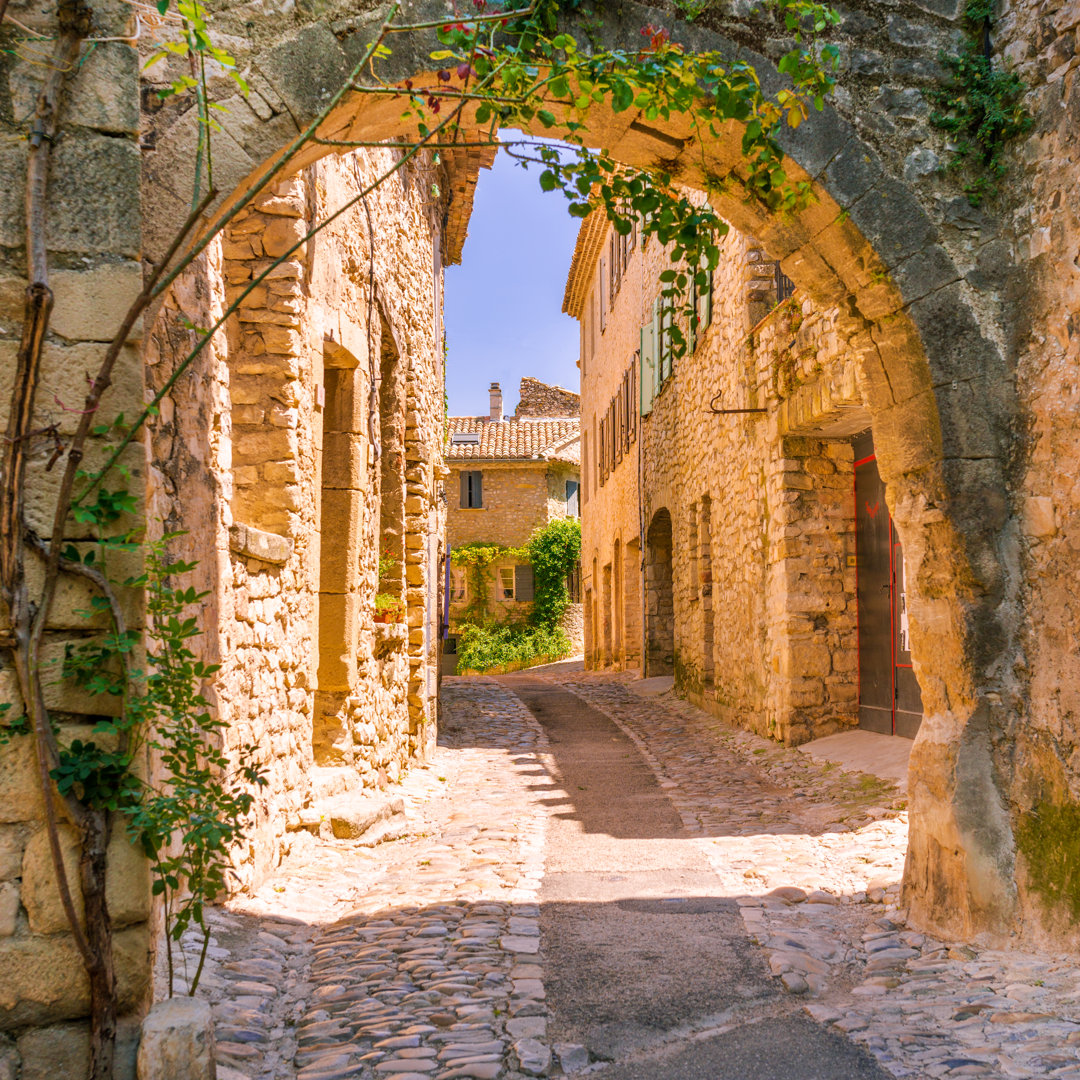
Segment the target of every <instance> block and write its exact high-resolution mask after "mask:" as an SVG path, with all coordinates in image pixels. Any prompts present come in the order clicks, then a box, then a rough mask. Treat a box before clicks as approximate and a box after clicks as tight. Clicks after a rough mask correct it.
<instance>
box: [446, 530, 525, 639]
mask: <svg viewBox="0 0 1080 1080" xmlns="http://www.w3.org/2000/svg"><path fill="white" fill-rule="evenodd" d="M506 558H521V559H523V560H524V559H525V558H527V556H526V555H525V552H524V551H523V550H522V549H520V548H511V547H507V546H506V545H505V544H495V543H492V542H491V541H489V540H470V541H469V542H468V543H467V544H459V545H457V546H455V547H453V548H451V549H450V561H451V562H452V563H453V564H454V566H461V567H465V569H466V573H467V576H468V579H469V602H468V604H466V605H465V617H466V618H467V619H469V620H470V621H471V622H475V623H483V622H485V620H486V619H487V618H488V614H489V610H488V600H489V598H490V595H491V564H492V563H493V562H495V561H496V560H497V559H506Z"/></svg>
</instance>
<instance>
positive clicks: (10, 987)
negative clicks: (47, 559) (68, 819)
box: [0, 2, 150, 1080]
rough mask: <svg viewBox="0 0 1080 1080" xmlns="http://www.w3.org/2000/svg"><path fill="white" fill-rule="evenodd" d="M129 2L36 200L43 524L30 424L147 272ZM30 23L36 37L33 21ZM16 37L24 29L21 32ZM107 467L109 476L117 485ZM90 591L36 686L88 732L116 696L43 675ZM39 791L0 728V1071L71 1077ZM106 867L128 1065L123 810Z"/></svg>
mask: <svg viewBox="0 0 1080 1080" xmlns="http://www.w3.org/2000/svg"><path fill="white" fill-rule="evenodd" d="M56 7H57V5H55V4H48V5H43V6H38V7H35V6H33V5H30V4H22V3H18V2H15V3H12V4H11V5H10V6H9V8H8V9H7V10H8V13H9V15H12V16H14V17H15V18H17V19H18V20H19V22H20V23H21V24H22V25H23V26H24V27H26V28H27V29H28V30H29V33H26V32H24V31H23V30H17V29H16V28H15V26H14V24H13V23H11V22H5V23H4V25H3V27H0V47H2V48H3V51H4V56H5V61H4V77H3V78H2V79H0V177H3V181H2V183H0V428H2V429H3V430H5V431H6V430H7V421H8V408H9V404H10V401H11V395H12V388H13V381H14V377H15V357H16V351H17V348H18V343H19V339H20V336H21V333H22V323H23V314H24V302H25V297H26V285H27V280H26V275H27V270H26V257H25V243H26V234H25V229H26V223H25V212H24V206H25V195H26V192H25V177H26V169H27V157H28V153H27V151H28V146H29V141H28V133H29V128H30V126H31V124H32V122H33V118H34V112H35V103H36V99H37V95H38V93H39V92H40V90H41V87H42V82H43V80H44V78H45V75H46V73H47V72H48V63H47V58H48V57H49V55H50V54H51V51H52V45H53V38H54V37H55V35H56V34H57V24H56ZM135 25H136V23H135V13H134V10H133V9H132V8H131V7H129V6H127V5H125V4H120V3H108V4H103V5H101V6H100V8H99V9H98V10H96V11H95V20H94V32H95V34H97V35H98V36H101V37H110V38H114V39H117V38H119V39H124V40H112V41H108V42H102V43H100V44H98V45H97V47H96V48H95V49H87V50H85V52H86V55H85V56H84V57H83V58H82V62H81V63H80V65H79V68H78V70H77V71H76V72H75V73H74V75H73V77H72V78H71V80H70V89H69V93H68V95H67V99H66V100H67V104H66V109H65V111H64V113H63V121H64V128H63V135H62V138H61V139H60V140H58V142H57V144H56V146H55V148H54V153H53V155H52V167H51V176H50V184H51V188H50V191H49V193H48V197H47V199H46V204H47V220H46V245H47V249H48V263H49V285H50V287H51V289H52V291H53V296H54V306H53V310H52V315H51V319H50V324H49V332H48V336H47V338H46V342H45V345H44V349H43V354H42V366H41V383H40V386H39V389H38V392H37V396H36V404H35V410H34V416H33V423H32V429H33V430H34V431H36V432H40V433H39V434H35V435H34V437H33V438H32V440H31V443H30V446H29V456H28V467H27V474H26V490H27V519H28V524H29V526H30V527H31V528H32V529H34V530H35V532H36V533H37V534H38V535H39V536H42V537H45V538H48V536H49V535H50V532H51V528H52V521H53V514H54V500H55V498H56V494H57V486H58V481H59V474H60V473H61V472H62V470H63V463H62V462H61V464H59V465H56V466H55V467H53V469H52V470H51V471H48V470H47V468H46V466H47V465H48V464H49V462H50V460H51V459H52V457H53V453H54V450H55V449H56V445H57V439H55V438H54V437H53V436H52V435H51V434H49V433H46V432H44V431H43V430H42V429H46V428H50V427H53V430H55V432H56V435H57V437H58V438H59V440H60V442H61V443H67V442H68V440H69V439H70V437H71V435H72V434H73V433H74V431H75V428H76V425H77V423H78V421H79V418H80V410H81V408H82V403H83V400H84V399H85V396H86V392H87V382H86V379H87V373H88V372H89V373H96V371H97V370H98V368H99V366H100V363H101V360H102V358H103V356H104V353H105V349H106V343H107V342H109V341H110V340H111V339H112V337H113V336H114V334H115V333H116V331H117V329H118V328H119V326H120V323H121V320H122V318H123V316H124V314H125V313H126V311H127V308H128V306H129V305H130V303H131V301H132V300H134V298H135V296H136V295H137V294H138V292H139V290H140V289H141V286H142V271H141V267H140V264H139V258H140V255H141V253H142V236H141V218H140V199H139V167H140V153H139V144H138V133H139V90H138V57H137V54H136V51H135V49H134V48H133V47H132V46H131V44H130V40H128V39H130V38H131V36H132V35H133V34H134V32H135ZM35 34H39V35H42V37H41V38H40V39H35V38H34V37H33V35H35ZM26 39H28V40H26ZM140 338H141V327H138V326H137V327H136V328H135V329H134V330H133V331H132V333H131V335H130V337H129V341H128V343H127V344H126V345H125V346H124V348H123V349H122V351H121V353H120V356H119V358H118V361H117V364H116V367H115V369H114V374H113V382H114V388H113V390H112V391H111V392H110V394H109V396H108V397H107V399H106V400H105V401H104V402H103V404H102V409H101V417H100V418H101V420H102V421H105V420H108V421H110V422H111V421H112V420H113V419H114V418H115V417H116V416H117V415H118V414H119V413H121V412H123V413H125V414H126V415H127V416H128V417H131V416H132V415H134V414H135V413H136V412H137V411H138V409H139V408H140V406H141V403H142V401H143V398H144V381H143V372H142V363H141V357H140V349H139V341H140ZM107 441H111V440H102V439H94V438H91V439H90V441H89V443H88V445H87V452H86V456H85V458H84V459H83V467H84V468H86V469H91V470H92V469H95V468H97V467H99V466H100V465H101V463H102V461H103V460H104V453H103V445H104V443H105V442H107ZM122 463H123V464H124V465H125V466H126V467H127V468H128V469H129V470H130V474H131V481H130V484H129V489H130V490H131V491H132V493H133V494H134V495H135V496H136V504H137V506H138V508H139V510H140V511H141V509H142V505H143V502H142V482H143V479H144V476H145V468H144V454H143V448H142V446H141V445H139V444H138V443H136V444H135V445H133V446H132V447H131V448H130V449H129V451H128V452H126V453H125V455H124V457H123V459H122ZM120 486H121V485H120V483H115V484H114V485H113V487H114V488H116V487H120ZM68 538H69V539H70V540H73V541H74V542H75V544H76V546H77V547H78V548H79V549H80V551H83V552H85V551H86V550H87V549H88V548H89V547H90V546H92V544H91V543H90V541H92V538H93V532H92V531H91V530H90V529H88V528H86V527H76V528H70V527H69V530H68ZM26 558H27V572H28V577H29V586H30V595H31V597H36V596H37V595H39V590H40V586H41V577H42V575H41V565H40V563H39V562H37V561H36V556H35V555H33V554H29V553H28V554H27V556H26ZM110 570H111V572H112V573H113V574H115V576H117V577H118V578H120V579H123V578H126V577H128V576H131V575H136V574H138V573H139V572H140V570H141V562H140V559H139V557H138V556H136V555H128V556H124V557H122V558H118V559H114V560H113V561H112V563H111V564H110ZM90 595H91V593H90V591H89V590H87V589H84V588H83V587H82V586H81V585H80V584H78V583H76V582H74V581H72V580H71V579H67V580H63V581H62V582H61V583H60V586H59V588H58V591H57V595H56V599H55V601H54V603H53V607H52V612H51V618H50V623H49V627H48V629H47V630H46V632H45V636H44V639H43V643H42V653H41V655H42V661H43V663H44V664H45V665H48V668H47V670H46V674H45V679H44V682H45V687H44V689H45V695H46V703H47V705H48V707H49V709H50V710H52V711H53V714H54V716H55V717H56V719H57V720H58V722H59V724H60V736H59V737H60V741H61V742H62V743H68V742H70V741H71V740H73V739H76V738H79V739H84V740H85V739H86V738H88V736H89V734H90V731H91V728H92V726H93V724H94V723H96V722H97V720H98V719H99V718H100V717H101V716H102V715H108V714H110V713H111V712H113V711H114V710H115V707H116V706H115V703H114V702H113V701H111V700H106V699H104V698H102V697H91V696H89V695H87V694H84V693H82V692H80V691H77V690H76V689H75V688H74V687H72V686H71V685H70V683H67V682H64V683H61V681H60V680H59V679H58V678H56V677H54V676H53V675H52V674H51V673H50V671H49V670H48V669H52V670H55V668H54V667H53V665H56V664H57V663H58V662H59V661H60V660H62V658H63V656H64V650H65V648H66V647H67V646H68V645H75V644H78V643H80V642H83V641H85V640H86V635H87V631H88V630H90V629H100V628H101V627H102V626H103V625H104V623H103V620H102V619H101V618H100V617H96V618H87V617H86V616H84V615H82V614H80V612H84V611H86V610H88V608H89V606H90V602H89V601H90ZM122 604H123V607H124V615H125V618H126V620H127V624H128V625H129V626H130V627H133V628H137V627H139V626H140V625H141V623H142V620H143V602H142V597H141V596H138V595H127V596H124V597H123V598H122ZM10 631H11V626H10V621H9V618H8V612H7V610H6V608H5V607H4V605H3V604H2V603H0V703H9V704H11V705H12V706H13V710H12V712H10V713H8V714H7V715H6V716H5V717H4V719H5V720H8V721H10V720H11V719H12V718H14V717H15V716H17V715H19V714H20V713H21V711H22V707H21V704H20V699H19V694H18V690H17V685H16V682H15V679H14V676H13V671H12V659H11V652H10V649H11V646H12V639H11V633H10ZM43 817H44V803H43V799H42V795H41V791H40V788H39V783H38V779H37V769H36V763H35V756H34V747H33V744H32V742H31V740H30V739H28V738H25V737H18V736H17V737H15V738H14V739H12V740H11V741H9V742H6V743H4V744H3V745H0V1075H11V1076H13V1077H14V1076H16V1075H20V1074H19V1072H18V1070H19V1069H20V1068H21V1069H22V1072H21V1075H22V1076H24V1077H28V1076H64V1077H67V1076H70V1077H73V1078H76V1080H78V1078H81V1076H83V1075H85V1074H86V1071H87V1068H88V1059H89V1039H88V1026H87V1024H86V1022H85V1021H84V1019H83V1018H84V1017H85V1016H86V1015H87V1013H88V1010H89V987H88V981H87V978H86V974H85V971H84V969H83V964H82V960H81V957H80V955H79V953H78V951H77V948H76V946H75V943H74V940H73V938H72V936H71V934H70V933H69V932H68V924H67V920H66V918H65V916H64V913H63V910H62V908H61V906H60V900H59V894H58V891H57V889H56V885H55V871H54V868H53V864H52V859H51V856H50V853H49V850H48V842H47V835H46V832H45V830H44V825H43ZM61 846H62V849H63V855H64V861H65V865H66V867H67V872H68V880H69V882H71V885H72V889H73V892H74V900H75V904H76V908H77V909H78V910H80V911H81V906H82V902H81V896H80V895H79V892H78V872H77V866H78V863H77V856H76V854H75V852H76V843H75V838H74V835H73V832H72V831H71V829H70V828H69V826H67V825H65V824H64V823H63V818H62V815H61ZM109 859H110V861H111V862H112V864H113V865H114V866H115V868H116V872H115V874H114V875H113V876H112V878H111V880H110V889H109V894H108V903H109V908H110V912H111V914H112V921H113V925H114V927H115V928H116V937H115V948H116V952H115V959H116V972H117V981H118V992H119V999H120V1000H119V1006H120V1007H119V1012H120V1018H121V1019H120V1026H119V1037H118V1071H117V1075H118V1077H120V1078H121V1080H128V1078H131V1077H133V1073H134V1052H133V1046H134V1041H133V1040H134V1039H135V1038H137V1031H138V1027H137V1024H138V1016H139V1013H140V1012H141V1010H142V1008H143V1007H144V1004H145V1002H146V999H147V996H148V993H149V989H150V979H149V965H148V962H147V957H148V953H149V949H150V928H149V922H148V918H149V910H150V904H149V881H148V869H147V863H146V861H145V860H144V859H143V858H142V857H141V856H140V855H138V854H136V852H135V851H134V850H133V849H132V848H131V846H130V845H129V844H128V843H127V841H126V839H125V837H124V835H123V828H122V825H120V826H119V827H118V828H117V829H116V830H115V833H114V836H113V839H112V842H111V843H110V845H109Z"/></svg>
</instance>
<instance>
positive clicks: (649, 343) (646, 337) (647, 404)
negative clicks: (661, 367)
mask: <svg viewBox="0 0 1080 1080" xmlns="http://www.w3.org/2000/svg"><path fill="white" fill-rule="evenodd" d="M639 389H640V391H641V415H642V416H648V415H649V413H651V412H652V406H653V398H654V397H655V396H656V321H655V320H653V321H652V322H649V323H646V324H645V325H644V326H643V327H642V328H641V377H640V380H639Z"/></svg>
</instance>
